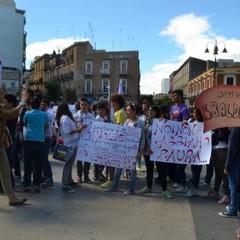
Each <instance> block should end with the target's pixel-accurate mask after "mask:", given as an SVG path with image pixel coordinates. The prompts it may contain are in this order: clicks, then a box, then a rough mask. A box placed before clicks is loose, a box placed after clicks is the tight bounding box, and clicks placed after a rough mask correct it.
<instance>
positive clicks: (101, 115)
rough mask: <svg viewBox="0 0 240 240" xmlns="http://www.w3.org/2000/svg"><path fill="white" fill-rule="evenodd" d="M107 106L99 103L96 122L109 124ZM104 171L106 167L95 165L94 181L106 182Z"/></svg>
mask: <svg viewBox="0 0 240 240" xmlns="http://www.w3.org/2000/svg"><path fill="white" fill-rule="evenodd" d="M106 110H107V109H106V104H105V103H99V104H98V105H97V106H96V112H97V116H96V121H99V122H107V121H108V120H107V117H106ZM103 170H104V166H103V165H99V164H94V178H93V179H94V180H95V181H98V180H99V181H101V182H104V181H105V180H106V177H105V176H104V175H103Z"/></svg>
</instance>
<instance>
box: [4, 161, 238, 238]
mask: <svg viewBox="0 0 240 240" xmlns="http://www.w3.org/2000/svg"><path fill="white" fill-rule="evenodd" d="M51 162H52V166H53V171H54V180H55V185H54V186H53V187H51V188H48V189H42V192H41V193H22V192H21V190H22V187H17V194H18V196H21V197H23V196H24V197H25V196H26V197H28V199H29V201H28V203H27V204H26V206H23V207H9V206H8V205H7V199H6V197H4V196H0V199H1V201H0V215H1V218H0V233H1V239H12V240H40V239H44V240H48V239H49V240H55V239H58V240H65V239H66V240H155V239H163V240H165V239H166V240H195V239H197V240H212V239H215V240H224V239H226V240H232V239H236V233H235V230H236V226H237V224H236V219H224V218H220V217H218V216H217V213H218V211H221V210H223V209H224V208H223V207H222V206H219V205H218V204H216V200H214V201H213V200H206V199H204V198H203V197H202V196H201V195H203V194H204V191H207V190H206V188H205V189H204V188H201V189H200V194H201V195H200V196H199V197H196V198H192V199H190V200H189V199H187V198H185V197H184V196H183V195H182V194H174V199H166V198H164V197H163V196H162V195H161V194H160V193H161V190H160V187H159V186H157V185H154V193H153V194H146V195H140V194H136V195H132V196H124V195H122V192H114V193H108V192H105V191H104V190H103V189H101V188H100V187H99V185H98V184H82V187H80V188H76V193H64V192H62V191H61V184H60V180H61V173H62V166H63V163H61V162H58V161H55V160H52V161H51ZM73 173H74V174H75V173H76V169H75V168H74V169H73ZM144 176H145V173H139V180H138V182H137V190H140V188H141V187H142V186H144V184H145V178H144ZM126 185H127V181H126V180H123V181H122V183H121V185H120V191H121V190H122V191H123V190H125V189H126ZM169 186H170V185H169ZM170 189H171V190H172V188H171V187H170Z"/></svg>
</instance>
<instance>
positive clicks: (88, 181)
mask: <svg viewBox="0 0 240 240" xmlns="http://www.w3.org/2000/svg"><path fill="white" fill-rule="evenodd" d="M84 182H85V183H88V184H92V183H93V182H92V180H91V179H90V178H85V179H84Z"/></svg>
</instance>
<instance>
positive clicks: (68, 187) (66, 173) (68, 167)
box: [56, 102, 86, 193]
mask: <svg viewBox="0 0 240 240" xmlns="http://www.w3.org/2000/svg"><path fill="white" fill-rule="evenodd" d="M56 121H57V125H58V127H59V131H60V134H61V137H62V140H63V144H64V145H65V146H67V147H74V154H73V156H72V158H70V159H69V160H67V161H66V162H65V164H64V167H63V173H62V191H64V192H69V193H74V192H75V190H74V189H73V188H72V186H76V185H75V184H73V179H72V167H73V164H74V161H75V158H76V154H77V147H78V142H79V133H80V132H81V130H82V129H84V128H86V124H81V125H80V126H79V127H77V124H76V122H75V119H74V118H73V115H72V113H71V111H70V109H69V107H68V104H67V103H65V102H61V103H60V104H59V105H58V109H57V113H56Z"/></svg>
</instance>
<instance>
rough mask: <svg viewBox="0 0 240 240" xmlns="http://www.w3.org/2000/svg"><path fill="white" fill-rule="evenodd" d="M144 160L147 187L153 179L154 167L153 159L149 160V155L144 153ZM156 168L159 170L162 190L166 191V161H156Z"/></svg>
mask: <svg viewBox="0 0 240 240" xmlns="http://www.w3.org/2000/svg"><path fill="white" fill-rule="evenodd" d="M144 160H145V164H146V170H147V187H148V188H152V181H153V168H154V161H151V160H150V155H144ZM156 165H157V169H158V172H159V177H158V178H159V181H160V184H161V186H162V190H163V191H166V189H167V163H164V162H156Z"/></svg>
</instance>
